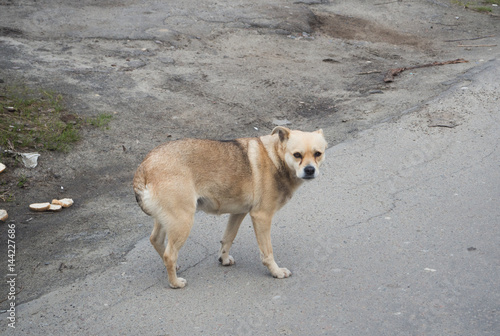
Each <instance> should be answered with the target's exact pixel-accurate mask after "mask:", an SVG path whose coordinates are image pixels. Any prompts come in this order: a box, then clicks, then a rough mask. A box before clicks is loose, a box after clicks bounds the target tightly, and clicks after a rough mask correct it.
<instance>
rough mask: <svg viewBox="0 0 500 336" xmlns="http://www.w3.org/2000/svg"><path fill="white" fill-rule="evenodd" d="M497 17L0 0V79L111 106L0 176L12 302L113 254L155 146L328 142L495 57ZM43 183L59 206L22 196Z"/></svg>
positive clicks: (390, 9) (451, 9)
mask: <svg viewBox="0 0 500 336" xmlns="http://www.w3.org/2000/svg"><path fill="white" fill-rule="evenodd" d="M498 15H500V11H499V10H498V7H496V8H495V7H493V12H492V14H483V13H478V12H474V11H471V10H467V9H464V8H462V7H460V6H458V5H454V4H451V2H450V1H444V0H427V1H384V0H381V1H362V0H352V1H323V0H299V1H285V0H281V1H280V0H278V1H272V2H269V1H263V0H257V1H252V2H251V3H249V2H247V1H241V0H236V1H227V0H222V1H218V2H212V1H202V2H200V1H194V0H186V1H179V2H169V3H163V2H157V1H138V0H123V1H99V2H95V1H90V0H85V1H50V2H47V1H45V2H40V1H27V0H26V1H8V0H1V1H0V84H2V85H3V84H6V85H7V84H9V83H13V82H16V81H22V82H24V83H27V84H28V85H30V86H33V87H44V88H50V89H53V90H55V91H57V92H60V93H62V94H63V95H64V97H65V100H66V105H67V107H68V108H69V110H70V111H71V112H72V113H76V114H78V115H80V116H82V117H87V116H95V115H97V114H99V113H103V112H106V113H112V114H113V116H114V118H113V120H112V121H111V124H110V129H109V130H101V129H87V130H84V133H83V139H82V140H81V141H80V142H79V144H78V145H77V146H76V147H75V148H74V150H72V151H71V152H70V153H66V154H60V153H50V152H42V153H41V154H42V156H41V157H40V160H39V165H38V167H37V168H35V169H25V168H16V169H15V170H12V169H11V170H10V171H8V172H6V173H3V174H2V175H0V180H1V181H2V182H3V183H9V181H12V180H15V179H16V178H17V176H21V175H25V176H26V177H27V178H28V180H27V184H26V186H25V187H24V188H23V189H16V190H15V200H14V201H13V202H3V203H0V208H5V209H7V210H8V212H9V223H15V225H16V234H17V235H16V246H17V248H16V264H17V266H16V267H17V272H18V278H19V283H18V290H19V291H20V292H19V294H18V304H19V303H22V302H26V301H29V300H32V299H34V298H36V297H38V296H40V295H42V294H43V293H46V292H48V291H50V290H53V289H55V288H57V287H59V286H62V285H65V284H68V283H71V282H72V281H75V279H78V278H83V277H85V276H87V275H89V274H92V273H96V272H100V271H102V270H103V269H106V268H109V267H112V266H114V265H116V264H119V263H120V262H121V261H122V260H124V259H123V258H124V256H125V255H126V254H127V252H128V251H129V250H130V249H131V248H132V247H133V246H134V245H135V244H136V242H137V241H138V240H139V239H141V238H143V237H145V236H148V235H149V234H150V230H151V229H152V221H151V220H150V219H149V218H147V217H145V215H143V214H142V213H141V212H140V209H139V207H138V206H137V205H136V203H135V199H134V196H133V192H132V189H131V183H132V177H133V174H134V171H135V168H136V167H137V165H138V164H139V163H140V162H141V160H142V159H143V157H144V156H145V155H146V154H147V152H149V151H150V150H151V149H152V148H154V147H155V146H156V145H158V144H160V143H163V142H165V141H171V140H174V139H179V138H184V137H200V138H214V139H231V138H235V137H244V136H259V135H263V134H267V133H269V132H270V131H271V130H272V128H273V127H274V126H275V125H277V124H286V125H287V126H288V127H291V128H297V129H304V130H313V129H317V128H322V129H323V130H324V132H325V135H326V137H327V140H328V141H329V145H330V146H332V145H335V144H337V143H340V142H343V141H345V140H347V139H349V138H351V137H355V136H356V133H357V132H358V131H360V130H364V129H367V128H370V127H373V126H375V125H377V124H379V123H381V122H388V121H390V120H392V119H393V118H397V117H398V116H401V115H402V114H406V113H411V112H413V111H415V110H418V109H419V107H421V106H422V104H423V103H424V102H426V101H428V100H429V99H432V97H435V96H437V95H438V94H439V93H440V92H442V91H444V90H446V88H448V87H449V86H450V85H452V84H453V83H455V82H456V81H457V79H458V78H463V76H464V74H465V73H466V72H467V71H469V70H470V69H472V68H474V67H475V66H477V65H478V64H481V63H482V62H485V61H488V60H490V59H493V58H497V57H498V55H499V47H498V46H497V43H498V36H493V35H495V34H498V32H499V27H500V21H499V16H498ZM479 37H481V39H477V40H473V39H475V38H479ZM463 45H481V46H480V47H476V46H469V47H467V46H465V47H464V46H463ZM484 45H488V46H484ZM459 58H463V59H465V60H467V61H468V62H467V63H460V64H452V65H444V66H435V67H428V68H420V69H414V70H408V71H405V72H403V73H401V74H400V75H399V76H397V77H396V78H395V81H394V82H390V83H385V82H384V80H383V79H384V76H385V73H386V72H387V71H388V70H389V69H393V68H398V67H409V66H415V65H421V64H427V63H432V62H436V61H440V62H441V61H449V60H455V59H459ZM459 108H460V107H459V106H457V109H459ZM444 112H446V114H447V115H450V114H453V111H443V113H444ZM430 118H432V116H430ZM330 159H331V160H334V159H335V158H330ZM57 197H71V198H73V199H74V200H75V205H74V206H73V207H71V208H69V209H66V210H65V211H63V212H60V213H51V214H47V213H42V214H38V213H33V212H30V211H29V210H28V205H29V204H30V203H33V202H42V201H50V200H51V199H53V198H57ZM221 221H222V220H221ZM0 227H1V228H2V229H1V237H2V238H1V239H2V242H3V243H2V251H1V255H4V256H6V255H7V252H6V250H7V247H6V244H5V242H6V241H7V238H6V235H7V229H6V225H5V224H1V225H0ZM220 230H221V232H222V230H223V225H222V223H221V227H220ZM4 259H5V258H4ZM2 268H3V266H2ZM6 292H7V289H6V285H5V284H2V287H0V293H6ZM2 295H3V294H2ZM0 299H1V298H0ZM4 304H5V302H3V303H2V304H0V309H5V307H3V306H2V305H4Z"/></svg>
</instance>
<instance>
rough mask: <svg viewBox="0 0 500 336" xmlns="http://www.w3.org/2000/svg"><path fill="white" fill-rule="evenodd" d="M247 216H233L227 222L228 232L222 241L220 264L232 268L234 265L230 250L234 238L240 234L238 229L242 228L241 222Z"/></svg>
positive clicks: (244, 214)
mask: <svg viewBox="0 0 500 336" xmlns="http://www.w3.org/2000/svg"><path fill="white" fill-rule="evenodd" d="M246 215H247V214H246V213H243V214H232V215H231V216H229V221H228V222H227V227H226V231H225V232H224V236H223V237H222V240H221V241H220V243H221V247H220V251H219V262H220V263H221V264H222V265H224V266H231V265H233V264H234V259H233V257H232V256H230V255H229V250H230V249H231V246H232V245H233V241H234V238H235V237H236V234H237V233H238V229H239V228H240V225H241V222H242V221H243V218H245V216H246Z"/></svg>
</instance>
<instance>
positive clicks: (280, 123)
mask: <svg viewBox="0 0 500 336" xmlns="http://www.w3.org/2000/svg"><path fill="white" fill-rule="evenodd" d="M291 123H292V122H291V121H290V120H287V119H274V120H273V124H275V125H276V126H284V125H289V124H291Z"/></svg>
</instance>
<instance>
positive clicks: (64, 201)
mask: <svg viewBox="0 0 500 336" xmlns="http://www.w3.org/2000/svg"><path fill="white" fill-rule="evenodd" d="M73 203H74V202H73V200H72V199H71V198H63V199H60V200H56V199H53V200H52V204H57V205H61V206H62V207H63V208H69V207H70V206H72V205H73Z"/></svg>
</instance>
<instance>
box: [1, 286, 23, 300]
mask: <svg viewBox="0 0 500 336" xmlns="http://www.w3.org/2000/svg"><path fill="white" fill-rule="evenodd" d="M23 289H24V287H23V286H21V287H20V288H19V290H18V291H17V292H16V294H14V295H17V294H19V293H21V292H22V291H23ZM8 299H9V298H6V299H3V300H2V301H0V303H2V302H5V301H7V300H8Z"/></svg>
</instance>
